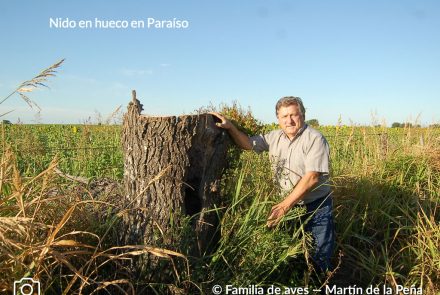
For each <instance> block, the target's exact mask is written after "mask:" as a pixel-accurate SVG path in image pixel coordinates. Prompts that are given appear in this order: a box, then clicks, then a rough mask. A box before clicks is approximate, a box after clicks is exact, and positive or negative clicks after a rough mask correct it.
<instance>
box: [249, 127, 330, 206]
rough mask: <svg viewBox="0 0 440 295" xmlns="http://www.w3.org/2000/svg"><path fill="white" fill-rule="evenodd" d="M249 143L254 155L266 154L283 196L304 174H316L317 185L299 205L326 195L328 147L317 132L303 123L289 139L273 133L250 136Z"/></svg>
mask: <svg viewBox="0 0 440 295" xmlns="http://www.w3.org/2000/svg"><path fill="white" fill-rule="evenodd" d="M251 143H252V147H253V148H252V149H253V150H254V151H256V152H257V153H261V152H263V151H269V157H270V160H271V163H272V170H273V172H274V178H275V181H276V182H277V183H278V184H279V185H280V188H281V190H282V192H283V193H284V194H287V193H290V192H291V191H292V190H293V188H294V187H295V186H296V184H297V183H298V182H299V181H300V179H301V178H302V177H303V176H304V175H305V174H306V173H307V172H311V171H315V172H320V176H319V182H318V184H317V186H316V187H315V188H314V189H313V190H312V191H310V192H308V193H307V194H306V195H305V196H304V197H303V199H302V202H300V204H301V203H305V204H307V203H310V202H313V201H314V200H317V199H319V198H322V197H325V196H326V195H327V194H328V193H329V192H330V186H329V166H330V148H329V144H328V142H327V140H326V139H325V137H324V136H323V135H322V134H321V133H320V132H319V131H317V130H315V129H313V128H312V127H310V126H308V125H307V124H306V125H304V127H303V128H302V129H300V130H299V131H298V133H297V135H296V136H295V137H294V138H293V139H292V140H290V139H289V138H288V137H287V136H286V134H285V133H284V132H283V131H282V130H274V131H271V132H269V133H267V134H264V135H256V136H253V137H251Z"/></svg>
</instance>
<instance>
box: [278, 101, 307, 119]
mask: <svg viewBox="0 0 440 295" xmlns="http://www.w3.org/2000/svg"><path fill="white" fill-rule="evenodd" d="M290 105H296V106H298V107H299V111H300V112H301V115H303V117H304V118H305V117H306V109H305V108H304V104H303V102H302V100H301V98H299V97H296V96H285V97H282V98H280V99H279V100H278V102H277V104H276V106H275V115H276V116H277V117H278V111H279V110H280V108H281V107H288V106H290Z"/></svg>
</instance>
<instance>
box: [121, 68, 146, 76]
mask: <svg viewBox="0 0 440 295" xmlns="http://www.w3.org/2000/svg"><path fill="white" fill-rule="evenodd" d="M121 73H122V75H124V76H127V77H133V76H145V75H152V74H153V70H135V69H123V70H122V71H121Z"/></svg>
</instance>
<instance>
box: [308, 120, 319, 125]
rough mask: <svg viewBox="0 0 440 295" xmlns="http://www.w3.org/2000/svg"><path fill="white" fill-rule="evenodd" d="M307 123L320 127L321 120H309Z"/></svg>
mask: <svg viewBox="0 0 440 295" xmlns="http://www.w3.org/2000/svg"><path fill="white" fill-rule="evenodd" d="M306 123H307V125H310V126H312V127H319V121H318V120H317V119H311V120H307V121H306Z"/></svg>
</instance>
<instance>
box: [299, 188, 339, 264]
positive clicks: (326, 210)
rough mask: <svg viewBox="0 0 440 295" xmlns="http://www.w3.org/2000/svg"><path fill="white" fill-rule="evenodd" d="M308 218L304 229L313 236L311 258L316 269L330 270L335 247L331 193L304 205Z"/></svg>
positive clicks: (306, 217) (305, 217)
mask: <svg viewBox="0 0 440 295" xmlns="http://www.w3.org/2000/svg"><path fill="white" fill-rule="evenodd" d="M305 206H306V208H307V214H306V215H305V216H304V220H307V219H308V218H310V219H309V220H308V222H307V223H306V225H305V227H304V229H305V230H306V231H307V232H310V233H311V234H312V236H313V254H312V260H313V262H314V264H315V266H317V267H318V271H321V272H325V271H332V270H333V268H332V264H331V257H332V254H333V250H334V247H335V225H334V220H333V200H332V197H331V193H330V194H329V195H328V196H326V197H324V198H321V199H319V200H316V201H313V202H311V203H309V204H306V205H305Z"/></svg>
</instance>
